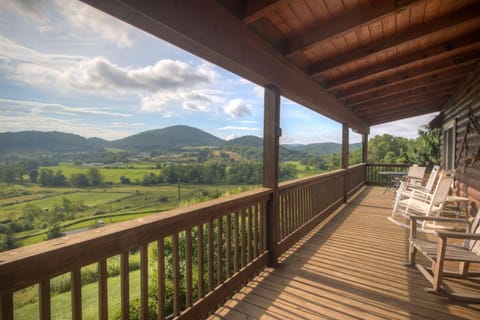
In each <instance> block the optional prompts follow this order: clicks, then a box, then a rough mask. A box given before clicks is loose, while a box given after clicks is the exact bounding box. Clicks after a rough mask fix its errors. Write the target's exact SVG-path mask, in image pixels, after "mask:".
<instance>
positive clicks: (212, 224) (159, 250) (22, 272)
mask: <svg viewBox="0 0 480 320" xmlns="http://www.w3.org/2000/svg"><path fill="white" fill-rule="evenodd" d="M365 170H366V165H365V164H359V165H356V166H353V167H351V168H349V169H348V170H345V169H340V170H336V171H333V172H328V173H325V174H321V175H318V176H314V177H308V178H303V179H298V180H294V181H290V182H286V183H282V184H281V185H280V186H279V188H278V201H279V202H278V206H276V207H278V214H277V215H276V216H275V219H277V220H278V224H270V222H267V217H268V213H267V210H268V208H271V207H272V206H270V205H269V201H272V199H273V197H272V196H273V195H274V194H273V190H271V189H268V188H260V189H257V190H254V191H249V192H244V193H241V194H238V195H235V196H230V197H226V198H222V199H217V200H212V201H207V202H203V203H200V204H196V205H193V206H190V207H187V208H179V209H175V210H171V211H167V212H162V213H159V214H155V215H151V216H147V217H143V218H139V219H135V220H131V221H126V222H122V223H117V224H112V225H109V226H105V227H102V228H98V229H93V230H89V231H85V232H83V233H78V234H74V235H70V236H68V237H64V238H60V239H56V240H50V241H45V242H42V243H39V244H36V245H32V246H28V247H23V248H19V249H15V250H10V251H7V252H3V253H0V296H1V303H0V307H1V311H0V315H1V316H2V317H1V318H2V319H4V320H10V319H13V318H14V312H16V310H14V305H15V304H14V296H15V292H16V291H19V290H22V289H23V288H26V287H29V286H32V285H34V286H36V287H37V289H36V290H38V298H39V299H38V314H39V315H40V319H50V318H51V316H52V302H51V299H52V297H51V283H52V282H53V281H54V277H56V276H58V275H62V274H69V275H70V283H71V289H70V295H71V306H64V307H63V308H66V309H65V311H64V312H68V313H71V314H72V316H71V317H72V319H74V320H76V319H82V316H83V314H84V313H85V312H84V311H85V305H82V301H83V300H84V299H82V291H83V290H82V276H83V272H84V271H85V268H86V266H88V265H91V264H96V266H97V267H96V269H97V270H96V275H97V278H96V280H95V281H96V283H97V286H98V295H97V297H96V301H97V302H98V311H97V312H95V313H96V315H95V316H94V318H98V319H108V318H109V317H111V316H112V314H109V310H110V313H111V311H112V310H111V309H112V308H111V307H112V303H113V302H112V299H111V298H110V294H109V285H108V283H109V282H110V280H109V281H107V278H108V270H107V269H108V262H109V261H110V260H111V259H112V257H113V258H115V259H117V260H119V263H120V271H119V276H118V278H119V283H120V298H119V300H120V301H119V302H118V303H117V304H118V308H117V309H119V310H121V316H122V318H124V319H128V318H129V314H130V311H131V308H132V303H133V302H134V301H131V300H133V299H131V298H130V297H131V292H130V291H131V290H130V288H131V287H132V288H133V284H136V285H137V286H136V287H138V283H132V284H131V283H130V282H131V280H130V278H131V273H130V272H129V270H130V267H131V263H132V262H133V261H132V257H134V255H133V254H132V252H135V253H134V254H135V255H137V256H138V255H139V256H140V262H139V273H140V276H139V279H138V280H137V281H139V282H140V294H139V296H140V298H139V300H138V304H139V306H138V308H137V309H139V310H140V314H141V315H142V318H143V319H147V318H149V312H151V310H154V312H156V313H158V318H159V319H164V318H168V317H171V316H173V317H178V318H202V317H205V316H206V315H207V314H208V313H209V312H211V311H212V310H214V309H215V308H216V307H217V306H218V305H219V304H221V303H222V302H223V301H224V300H225V299H226V298H227V297H230V296H231V295H233V293H234V292H235V291H236V290H238V289H239V288H241V286H242V285H243V284H244V283H246V282H247V281H248V280H249V279H251V278H252V277H253V276H254V275H255V274H257V273H258V272H260V271H261V270H263V269H264V267H265V266H266V265H267V263H268V259H269V258H271V252H276V253H277V254H281V253H283V252H285V251H286V250H288V248H290V247H291V246H292V245H293V244H294V243H295V242H296V241H297V240H298V239H300V238H301V237H302V236H303V235H304V234H305V233H306V232H308V231H309V230H311V229H312V228H313V227H314V226H315V225H317V224H318V223H319V222H320V221H322V220H323V219H325V218H326V217H327V216H328V215H329V214H330V213H331V212H333V210H334V209H336V208H337V207H338V206H339V205H340V204H342V203H343V202H344V201H345V200H346V198H347V197H348V195H349V194H351V193H352V192H354V191H355V190H356V189H358V188H359V187H360V186H362V185H363V184H364V182H365V179H364V177H365ZM274 207H275V206H274ZM271 225H278V230H276V232H274V234H277V236H276V241H275V242H274V243H275V244H274V245H276V247H275V248H272V249H274V250H270V248H267V245H268V243H269V242H268V241H267V236H268V237H270V236H271V235H269V233H270V232H272V229H271ZM152 261H153V262H152ZM152 286H153V287H154V288H155V290H154V295H153V297H152V293H151V292H150V291H151V290H150V291H149V287H150V288H151V287H152ZM83 298H86V297H83ZM152 304H153V305H152ZM68 308H70V310H69V309H68ZM150 316H151V314H150Z"/></svg>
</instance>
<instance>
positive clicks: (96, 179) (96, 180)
mask: <svg viewBox="0 0 480 320" xmlns="http://www.w3.org/2000/svg"><path fill="white" fill-rule="evenodd" d="M87 176H88V179H89V180H90V184H91V185H92V186H101V185H102V184H103V181H104V179H103V176H102V174H101V173H100V170H98V169H97V168H90V169H88V172H87Z"/></svg>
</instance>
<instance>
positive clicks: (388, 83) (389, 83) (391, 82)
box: [337, 59, 478, 98]
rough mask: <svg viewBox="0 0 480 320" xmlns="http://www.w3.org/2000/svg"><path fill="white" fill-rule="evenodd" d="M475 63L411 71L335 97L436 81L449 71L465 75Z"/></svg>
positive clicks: (356, 87)
mask: <svg viewBox="0 0 480 320" xmlns="http://www.w3.org/2000/svg"><path fill="white" fill-rule="evenodd" d="M477 61H478V59H475V60H470V61H466V62H463V63H461V64H458V65H453V66H448V67H445V68H442V67H441V68H439V69H432V70H429V71H428V72H425V70H423V71H424V72H419V71H420V70H413V71H412V72H411V73H402V74H396V75H394V76H391V77H388V78H381V79H380V80H377V81H371V82H367V83H364V84H361V85H358V86H355V87H352V88H349V89H345V90H340V91H338V92H337V97H342V98H347V97H350V96H353V95H356V94H359V93H362V92H372V91H375V90H378V89H379V88H382V87H394V86H396V85H398V84H402V83H406V82H410V81H412V80H415V79H422V78H427V79H428V78H429V77H430V76H433V78H431V79H436V78H437V79H438V78H441V77H444V78H445V77H448V76H445V75H444V74H447V73H448V72H449V71H452V73H453V74H455V71H457V72H459V73H465V71H466V70H468V69H469V68H470V67H471V66H472V65H474V64H475V63H476V62H477ZM467 72H468V71H467ZM427 81H428V80H427ZM425 83H426V82H425Z"/></svg>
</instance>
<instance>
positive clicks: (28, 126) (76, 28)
mask: <svg viewBox="0 0 480 320" xmlns="http://www.w3.org/2000/svg"><path fill="white" fill-rule="evenodd" d="M434 116H435V114H430V115H425V116H421V117H416V118H411V119H407V120H403V121H396V122H392V123H388V124H383V125H379V126H374V127H372V128H371V135H370V137H373V136H375V135H379V134H380V135H381V134H384V133H389V134H392V135H396V136H402V137H406V138H416V137H417V130H418V128H419V127H420V126H422V125H425V124H427V123H428V122H429V121H430V120H431V119H433V117H434ZM280 122H281V127H282V137H281V139H280V142H281V143H282V144H286V143H295V144H308V143H317V142H341V137H342V134H341V131H342V129H341V125H340V124H339V123H337V122H335V121H333V120H330V119H328V118H326V117H323V116H321V115H319V114H318V113H315V112H313V111H311V110H309V109H308V108H305V107H302V106H300V105H298V104H296V103H294V102H292V101H289V100H287V99H284V98H282V100H281V119H280ZM178 124H182V125H188V126H192V127H196V128H199V129H201V130H204V131H206V132H209V133H211V134H213V135H215V136H217V137H220V138H222V139H232V138H235V137H240V136H244V135H256V136H262V133H263V88H262V87H260V86H258V85H255V84H254V83H252V82H249V81H248V80H245V79H242V78H241V77H238V76H236V75H235V74H232V73H230V72H228V71H226V70H224V69H222V68H220V67H217V66H215V65H213V64H211V63H209V62H208V61H205V60H203V59H201V58H198V57H196V56H194V55H192V54H190V53H188V52H186V51H183V50H182V49H179V48H177V47H175V46H173V45H171V44H169V43H167V42H165V41H163V40H161V39H158V38H155V37H153V36H151V35H149V34H148V33H145V32H143V31H141V30H138V29H136V28H134V27H132V26H130V25H128V24H126V23H124V22H121V21H119V20H117V19H115V18H113V17H110V16H108V15H106V14H104V13H102V12H100V11H98V10H96V9H93V8H91V7H89V6H88V5H86V4H84V3H82V2H79V1H76V0H0V132H16V131H25V130H38V131H63V132H69V133H75V134H79V135H81V136H83V137H87V138H89V137H99V138H103V139H106V140H115V139H120V138H124V137H127V136H129V135H132V134H135V133H139V132H142V131H146V130H153V129H160V128H164V127H168V126H172V125H178ZM360 141H361V136H360V135H359V134H356V133H353V132H351V134H350V142H352V143H353V142H360Z"/></svg>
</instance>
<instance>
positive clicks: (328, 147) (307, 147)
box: [282, 142, 362, 156]
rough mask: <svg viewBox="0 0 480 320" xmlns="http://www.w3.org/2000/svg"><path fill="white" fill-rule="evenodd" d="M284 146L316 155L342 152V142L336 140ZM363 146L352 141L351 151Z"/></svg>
mask: <svg viewBox="0 0 480 320" xmlns="http://www.w3.org/2000/svg"><path fill="white" fill-rule="evenodd" d="M282 146H283V147H285V148H287V149H289V150H295V151H302V152H306V153H309V154H313V155H316V156H321V155H326V154H329V153H341V152H342V144H341V143H335V142H321V143H311V144H303V145H298V144H284V145H282ZM361 147H362V144H361V143H351V144H350V151H355V150H357V149H359V148H361Z"/></svg>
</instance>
